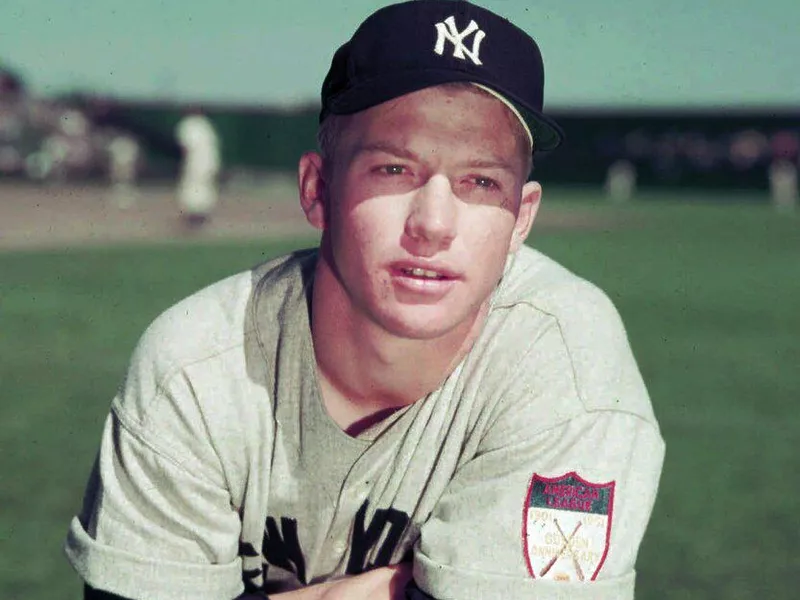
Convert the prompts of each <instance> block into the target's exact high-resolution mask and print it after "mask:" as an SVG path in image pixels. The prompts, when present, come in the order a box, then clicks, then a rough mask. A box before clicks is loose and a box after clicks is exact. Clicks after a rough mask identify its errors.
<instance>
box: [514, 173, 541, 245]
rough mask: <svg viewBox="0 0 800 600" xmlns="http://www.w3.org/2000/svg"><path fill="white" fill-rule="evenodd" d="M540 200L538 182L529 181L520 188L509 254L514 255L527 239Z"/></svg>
mask: <svg viewBox="0 0 800 600" xmlns="http://www.w3.org/2000/svg"><path fill="white" fill-rule="evenodd" d="M541 200H542V186H541V185H539V183H538V182H536V181H529V182H528V183H526V184H525V185H523V186H522V199H521V200H520V204H519V211H518V212H517V222H516V223H515V224H514V231H513V233H512V234H511V244H509V247H508V252H509V254H513V253H515V252H516V251H517V250H519V249H520V247H521V246H522V244H524V243H525V239H526V238H527V237H528V233H530V231H531V226H532V225H533V222H534V220H535V219H536V213H537V212H538V211H539V204H540V202H541Z"/></svg>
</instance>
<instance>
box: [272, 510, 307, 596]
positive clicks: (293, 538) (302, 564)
mask: <svg viewBox="0 0 800 600" xmlns="http://www.w3.org/2000/svg"><path fill="white" fill-rule="evenodd" d="M261 553H262V554H263V555H264V560H265V561H266V562H267V563H268V564H270V565H274V566H276V567H280V568H281V569H283V570H285V571H289V572H291V573H294V574H295V575H297V580H298V581H299V582H300V583H302V584H303V585H307V584H308V581H306V559H305V557H304V556H303V551H302V550H301V549H300V540H299V539H298V537H297V519H290V518H288V517H281V527H280V529H278V524H277V522H276V521H275V519H274V518H273V517H267V524H266V526H265V527H264V539H263V540H262V542H261ZM266 578H267V564H265V565H264V579H265V580H266Z"/></svg>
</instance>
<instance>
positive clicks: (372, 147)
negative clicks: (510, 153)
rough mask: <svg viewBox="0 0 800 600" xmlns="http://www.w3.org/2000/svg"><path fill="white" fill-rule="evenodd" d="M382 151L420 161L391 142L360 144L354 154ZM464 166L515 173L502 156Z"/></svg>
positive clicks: (469, 162)
mask: <svg viewBox="0 0 800 600" xmlns="http://www.w3.org/2000/svg"><path fill="white" fill-rule="evenodd" d="M377 152H382V153H384V154H390V155H392V156H396V157H398V158H404V159H406V160H411V161H415V162H420V158H419V155H417V154H416V153H415V152H412V151H411V150H408V149H407V148H403V147H402V146H396V145H395V144H392V143H391V142H382V141H379V142H370V143H367V144H363V145H360V146H358V147H356V149H355V151H354V152H353V155H354V156H358V155H361V154H372V153H377ZM463 166H465V167H468V168H470V169H500V170H503V171H508V172H509V173H512V174H513V173H514V172H515V171H514V168H513V166H512V165H511V164H510V163H509V162H508V161H505V160H502V159H501V158H496V157H492V158H488V159H483V158H478V159H475V160H468V161H466V162H464V163H463Z"/></svg>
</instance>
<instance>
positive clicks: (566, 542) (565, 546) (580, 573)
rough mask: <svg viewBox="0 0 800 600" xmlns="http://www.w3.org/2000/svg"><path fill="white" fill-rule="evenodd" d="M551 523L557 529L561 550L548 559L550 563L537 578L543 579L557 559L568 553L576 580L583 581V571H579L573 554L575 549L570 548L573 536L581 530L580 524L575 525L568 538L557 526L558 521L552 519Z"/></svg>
mask: <svg viewBox="0 0 800 600" xmlns="http://www.w3.org/2000/svg"><path fill="white" fill-rule="evenodd" d="M553 522H554V523H555V524H556V529H558V533H559V535H560V536H561V540H562V541H563V542H564V543H563V544H562V545H561V548H559V550H558V552H556V555H555V556H554V557H553V558H551V559H550V562H548V563H547V564H546V565H545V566H544V568H543V569H542V571H541V573H539V577H544V576H545V575H547V572H548V571H549V570H550V569H552V568H553V565H555V564H556V562H557V561H558V559H559V558H561V557H562V556H563V555H564V552H569V554H570V556H571V557H572V565H573V566H574V567H575V572H576V573H577V574H578V579H579V580H580V581H584V575H583V569H581V564H580V562H578V556H577V555H576V554H575V548H573V547H572V540H573V538H574V537H575V534H576V533H578V530H579V529H580V528H581V525H582V522H581V521H578V524H577V525H575V529H573V530H572V533H570V534H569V537H567V536H566V535H564V530H563V529H561V525H559V524H558V519H553Z"/></svg>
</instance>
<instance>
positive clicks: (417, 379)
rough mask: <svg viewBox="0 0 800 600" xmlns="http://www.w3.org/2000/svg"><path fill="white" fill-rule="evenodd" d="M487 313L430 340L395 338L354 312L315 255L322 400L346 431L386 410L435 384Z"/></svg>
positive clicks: (315, 331)
mask: <svg viewBox="0 0 800 600" xmlns="http://www.w3.org/2000/svg"><path fill="white" fill-rule="evenodd" d="M487 312H488V303H485V305H484V306H482V307H481V308H480V310H479V311H478V313H477V314H476V316H475V319H474V320H473V322H472V323H469V324H467V325H465V326H464V327H463V328H461V329H460V330H457V331H452V332H448V333H447V334H445V335H442V336H440V337H437V338H435V339H411V338H404V337H399V336H397V335H393V334H392V333H390V332H388V331H386V330H385V329H383V328H381V327H380V326H379V325H378V324H376V323H375V322H374V321H373V320H372V319H370V318H368V317H367V316H366V315H364V314H362V313H360V312H358V311H357V310H356V309H354V308H353V305H352V304H351V303H350V302H349V299H348V298H347V297H346V291H345V290H344V289H343V288H342V286H341V285H340V282H339V280H338V279H337V277H336V275H335V273H333V272H332V270H331V268H330V266H329V265H328V264H327V262H326V261H325V259H324V258H323V257H322V256H320V259H319V262H318V264H317V270H316V273H315V276H314V288H313V291H312V305H311V321H312V325H311V334H312V339H313V341H314V351H315V355H316V361H317V371H318V374H319V378H320V388H321V390H322V396H323V401H324V403H325V406H326V408H327V409H328V412H329V414H330V415H331V416H332V417H333V419H334V420H335V421H336V422H337V423H338V424H339V425H340V426H341V427H342V428H343V429H345V430H348V428H350V427H351V426H353V425H354V424H356V423H358V422H360V421H363V420H365V419H366V420H367V422H369V421H370V417H371V416H373V415H379V414H382V415H383V416H384V417H385V416H386V415H387V414H390V413H391V411H392V409H398V408H401V407H403V406H407V405H409V404H412V403H414V402H416V401H417V400H419V399H421V398H423V397H425V396H426V395H427V394H429V393H430V392H432V391H434V390H435V389H437V388H438V387H439V386H440V385H441V384H442V382H443V381H444V380H445V379H446V378H447V376H448V375H449V374H450V373H451V372H452V371H453V369H455V367H456V366H457V365H458V363H459V362H460V361H461V360H462V359H463V357H464V356H465V355H466V354H467V352H469V350H470V348H471V347H472V344H473V343H474V341H475V338H476V337H477V335H478V333H479V332H480V329H481V326H482V324H483V321H484V319H485V316H486V313H487Z"/></svg>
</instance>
